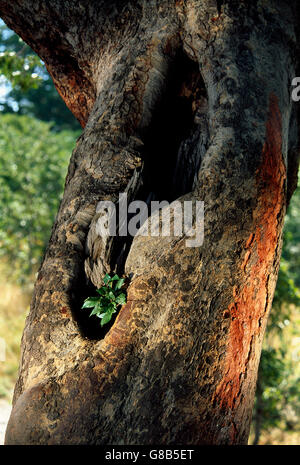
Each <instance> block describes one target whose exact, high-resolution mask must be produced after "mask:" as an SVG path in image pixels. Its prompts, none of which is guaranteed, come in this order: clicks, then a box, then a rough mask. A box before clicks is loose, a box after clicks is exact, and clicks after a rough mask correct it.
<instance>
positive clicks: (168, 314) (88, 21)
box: [0, 0, 299, 444]
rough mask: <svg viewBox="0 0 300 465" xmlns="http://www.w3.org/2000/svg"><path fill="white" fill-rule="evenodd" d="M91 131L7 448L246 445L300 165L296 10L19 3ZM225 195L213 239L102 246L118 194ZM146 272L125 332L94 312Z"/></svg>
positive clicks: (61, 88) (37, 302)
mask: <svg viewBox="0 0 300 465" xmlns="http://www.w3.org/2000/svg"><path fill="white" fill-rule="evenodd" d="M0 15H1V17H2V18H3V20H4V21H5V22H6V23H7V25H8V26H9V27H11V28H12V29H14V30H15V31H16V32H17V33H18V34H19V35H20V36H21V37H22V38H23V39H24V40H25V41H26V42H27V43H28V44H29V45H30V46H31V47H32V48H33V49H34V50H35V51H36V52H37V53H38V54H39V56H40V57H41V58H42V59H43V60H44V62H45V63H46V66H47V69H48V71H49V73H50V74H51V76H52V78H53V81H54V83H55V85H56V87H57V90H58V92H59V93H60V95H61V96H62V98H63V99H64V101H65V102H66V104H67V105H68V106H69V108H70V109H71V111H72V112H73V114H74V115H75V116H76V117H77V118H78V120H79V121H80V122H81V124H82V126H83V128H84V129H83V133H82V135H81V136H80V138H79V139H78V141H77V144H76V148H75V149H74V151H73V153H72V156H71V160H70V165H69V171H68V175H67V179H66V185H65V192H64V197H63V200H62V202H61V205H60V209H59V212H58V214H57V218H56V221H55V224H54V226H53V230H52V235H51V239H50V242H49V245H48V249H47V251H46V254H45V257H44V261H43V264H42V266H41V268H40V271H39V274H38V278H37V281H36V285H35V291H34V296H33V299H32V305H31V311H30V314H29V316H28V318H27V321H26V326H25V330H24V334H23V339H22V357H21V367H20V372H19V378H18V382H17V384H16V388H15V394H14V407H13V411H12V414H11V418H10V421H9V424H8V429H7V434H6V443H7V444H245V443H247V439H248V434H249V426H250V421H251V412H252V407H253V398H254V392H255V385H256V377H257V368H258V363H259V358H260V351H261V344H262V339H263V334H264V331H265V327H266V322H267V317H268V313H269V311H270V308H271V304H272V298H273V294H274V289H275V284H276V279H277V273H278V267H279V260H280V253H281V240H282V226H283V218H284V214H285V210H286V205H287V202H288V201H289V199H290V197H291V195H292V193H293V190H294V189H295V185H296V180H297V170H298V160H299V157H298V154H299V150H298V147H299V139H298V116H297V108H296V104H295V103H293V102H292V101H291V97H290V84H291V81H292V79H293V77H294V76H296V75H297V72H298V70H299V62H298V56H299V54H298V48H297V37H298V30H299V21H298V17H299V15H298V11H297V2H296V1H289V2H287V1H284V0H270V1H268V2H266V1H263V0H257V1H251V2H250V1H234V0H232V1H230V0H227V1H215V0H186V1H182V0H178V1H175V0H162V1H154V0H150V1H143V0H137V1H130V0H128V1H125V0H124V1H108V0H107V1H104V0H101V1H92V0H89V1H85V2H83V1H78V2H69V1H65V0H52V1H51V2H50V1H42V0H35V1H33V0H14V2H11V0H0ZM124 192H126V193H127V194H128V200H129V201H131V200H136V199H139V200H144V201H147V202H148V203H149V202H151V200H159V201H162V200H168V201H173V200H176V199H178V200H179V202H183V201H185V200H194V201H196V200H201V201H204V202H205V240H204V244H203V246H201V247H196V248H189V247H186V237H180V238H178V237H174V236H171V237H143V236H136V237H135V238H134V239H133V240H132V239H130V238H124V237H116V238H113V237H109V238H101V237H99V235H98V234H97V231H96V223H97V220H98V218H99V213H98V212H97V211H96V207H97V204H98V202H99V201H100V200H111V201H112V202H114V203H115V204H116V205H117V206H118V200H119V193H124ZM106 272H118V273H123V272H124V273H125V274H126V275H127V276H130V278H131V279H130V284H129V287H128V301H127V304H126V305H124V306H123V307H122V309H121V310H120V313H119V314H118V316H117V318H116V319H115V320H114V321H113V322H112V324H111V325H110V326H109V327H108V328H107V330H105V331H99V330H98V329H97V328H95V326H93V325H91V324H90V321H91V320H89V319H88V317H87V316H85V315H84V314H83V312H82V311H81V310H80V307H81V305H82V302H83V299H84V298H85V297H87V296H88V295H90V294H91V292H93V290H94V289H95V286H96V287H99V286H100V285H101V283H102V278H103V276H104V275H105V273H106Z"/></svg>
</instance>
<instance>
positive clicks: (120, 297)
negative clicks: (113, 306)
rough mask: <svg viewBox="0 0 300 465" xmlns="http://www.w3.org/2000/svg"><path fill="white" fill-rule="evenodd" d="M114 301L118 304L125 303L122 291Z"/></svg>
mask: <svg viewBox="0 0 300 465" xmlns="http://www.w3.org/2000/svg"><path fill="white" fill-rule="evenodd" d="M116 302H117V304H119V305H124V304H126V295H125V294H124V293H123V292H122V294H119V295H118V297H117V298H116Z"/></svg>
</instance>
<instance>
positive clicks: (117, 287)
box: [116, 278, 125, 289]
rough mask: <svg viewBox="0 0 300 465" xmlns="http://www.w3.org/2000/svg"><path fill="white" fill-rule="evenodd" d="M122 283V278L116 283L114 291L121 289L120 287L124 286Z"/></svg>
mask: <svg viewBox="0 0 300 465" xmlns="http://www.w3.org/2000/svg"><path fill="white" fill-rule="evenodd" d="M124 281H125V279H124V278H121V279H119V280H118V282H117V284H116V289H121V287H122V286H123V284H124Z"/></svg>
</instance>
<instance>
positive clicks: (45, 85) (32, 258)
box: [0, 22, 300, 445]
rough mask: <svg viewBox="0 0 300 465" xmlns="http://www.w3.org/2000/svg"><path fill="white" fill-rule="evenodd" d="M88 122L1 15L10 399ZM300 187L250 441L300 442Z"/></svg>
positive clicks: (2, 306) (0, 167)
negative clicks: (39, 278)
mask: <svg viewBox="0 0 300 465" xmlns="http://www.w3.org/2000/svg"><path fill="white" fill-rule="evenodd" d="M79 134H80V127H79V124H78V123H77V121H76V120H75V119H74V117H73V115H72V114H71V113H70V112H69V110H68V109H67V107H66V106H65V104H64V103H63V101H62V100H61V98H60V97H59V95H58V93H57V92H56V89H55V88H54V85H53V83H52V81H51V79H50V77H49V75H48V74H47V72H46V70H45V67H44V65H43V63H42V62H41V61H40V59H39V58H38V57H37V55H35V54H34V53H33V52H32V50H31V49H30V48H29V47H28V46H27V45H26V44H25V43H24V42H23V41H22V40H21V39H19V37H18V36H16V35H15V34H14V33H13V32H12V31H10V30H9V29H8V28H7V27H6V25H4V23H3V22H0V296H1V298H0V337H2V338H4V339H5V340H6V361H5V362H0V399H1V398H2V399H6V400H8V401H9V402H10V401H11V397H12V390H13V387H14V383H15V381H16V377H17V370H18V363H19V355H20V342H21V335H22V331H23V327H24V322H25V317H26V315H27V313H28V311H29V302H30V296H31V293H32V289H33V283H34V280H35V275H36V272H37V269H38V266H39V264H40V262H41V259H42V255H43V252H44V249H45V247H46V245H47V241H48V239H49V236H50V232H51V226H52V223H53V221H54V218H55V214H56V212H57V209H58V205H59V202H60V199H61V196H62V191H63V185H64V180H65V176H66V171H67V165H68V160H69V158H70V154H71V152H72V149H73V147H74V144H75V141H76V138H77V137H78V136H79ZM299 268H300V187H298V189H297V190H296V192H295V194H294V197H293V199H292V201H291V204H290V206H289V209H288V214H287V217H286V222H285V229H284V247H283V255H282V260H281V267H280V272H279V278H278V283H277V289H276V295H275V299H274V303H273V309H272V312H271V315H270V318H269V323H268V328H267V333H266V336H265V340H264V347H263V352H262V357H261V363H260V369H259V376H258V384H257V393H256V401H255V407H254V411H253V422H252V431H251V435H250V440H249V443H250V444H298V445H299V444H300V366H299V359H300V316H299V307H300V273H299Z"/></svg>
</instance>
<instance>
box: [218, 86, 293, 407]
mask: <svg viewBox="0 0 300 465" xmlns="http://www.w3.org/2000/svg"><path fill="white" fill-rule="evenodd" d="M256 175H257V186H258V192H259V196H258V204H257V208H256V210H255V212H254V215H253V221H254V224H253V233H251V234H250V236H249V238H247V240H246V244H245V249H246V253H245V257H244V260H243V263H242V265H241V270H242V273H244V274H246V276H245V278H242V279H243V280H244V284H243V287H242V288H241V290H240V292H238V293H237V292H235V293H234V301H233V302H232V303H231V305H230V306H229V308H228V309H227V310H226V312H227V314H228V313H229V314H230V317H231V323H230V328H229V336H228V343H227V352H226V359H225V366H224V374H223V378H222V380H221V382H220V384H219V385H218V387H217V389H216V399H218V400H219V403H220V404H221V406H222V407H224V408H226V409H228V408H229V409H234V408H235V407H236V406H237V403H239V402H240V400H241V397H242V391H244V390H245V389H247V386H248V385H249V388H250V386H251V379H252V382H253V376H256V371H257V364H258V359H259V355H258V353H259V350H257V349H259V344H260V342H261V339H262V337H261V336H262V334H263V331H264V328H265V324H266V319H267V314H268V310H269V307H270V303H271V299H270V298H269V292H270V289H268V288H269V287H270V286H269V277H270V274H271V273H272V272H273V267H274V259H275V257H276V248H277V244H278V241H279V238H280V234H281V231H280V227H279V223H278V218H279V217H280V214H281V213H282V208H283V205H284V201H285V192H284V182H285V178H286V170H285V165H284V162H283V158H282V124H281V113H280V109H279V106H278V102H277V98H276V96H274V95H272V94H271V96H270V103H269V118H268V121H267V123H266V142H265V144H264V147H263V152H262V163H261V166H260V168H259V170H257V173H256ZM274 282H275V280H274ZM272 285H273V289H271V293H272V292H273V290H274V284H273V281H272ZM245 380H246V381H245ZM243 383H245V384H244V386H242V384H243Z"/></svg>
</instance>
